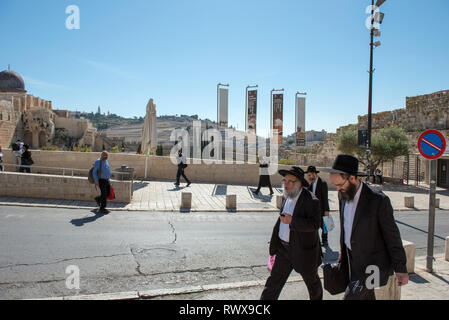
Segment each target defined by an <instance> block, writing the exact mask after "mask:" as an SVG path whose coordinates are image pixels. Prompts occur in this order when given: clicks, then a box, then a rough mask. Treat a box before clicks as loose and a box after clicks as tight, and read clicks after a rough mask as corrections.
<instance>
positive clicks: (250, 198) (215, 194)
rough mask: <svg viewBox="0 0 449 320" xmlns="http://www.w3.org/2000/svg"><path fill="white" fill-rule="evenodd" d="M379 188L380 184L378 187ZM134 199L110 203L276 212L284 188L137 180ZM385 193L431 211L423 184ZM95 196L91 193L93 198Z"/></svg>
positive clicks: (332, 200) (56, 203) (57, 203)
mask: <svg viewBox="0 0 449 320" xmlns="http://www.w3.org/2000/svg"><path fill="white" fill-rule="evenodd" d="M376 187H377V188H379V186H376ZM133 188H134V193H133V200H132V202H131V203H129V204H126V203H117V202H113V201H112V202H109V203H108V208H109V209H111V210H125V211H128V210H132V211H173V212H174V211H179V210H180V205H181V193H182V192H191V193H192V209H191V210H190V211H191V212H197V211H203V212H223V211H226V195H229V194H235V195H237V211H240V212H244V211H247V212H254V211H256V212H257V211H268V212H272V211H277V210H278V209H277V208H276V196H279V195H282V189H280V188H273V189H274V195H273V196H270V195H269V190H268V188H262V190H261V192H260V193H259V195H257V196H256V195H254V194H253V193H252V190H253V191H255V190H256V188H257V187H256V186H249V187H248V186H238V185H222V184H212V183H193V184H192V185H191V186H190V187H188V188H186V187H185V184H182V185H181V187H179V188H176V187H175V185H174V184H173V182H167V181H141V182H138V181H135V182H134V186H133ZM382 190H383V191H384V193H385V194H386V195H387V196H388V197H389V198H390V200H391V203H392V206H393V208H394V210H395V211H402V210H428V208H429V195H428V190H426V189H425V188H422V187H413V186H400V185H384V186H382ZM94 196H95V195H92V198H93V197H94ZM337 196H338V193H337V191H335V190H330V191H329V206H330V209H331V211H337V210H338V197H337ZM406 196H414V197H415V208H414V209H411V208H406V207H405V206H404V197H406ZM437 199H440V209H442V210H449V192H448V191H447V190H446V189H441V188H438V189H437ZM0 205H14V206H30V207H33V206H34V207H52V208H70V209H80V208H81V209H90V210H91V209H95V208H96V207H97V206H96V203H95V202H94V201H91V202H89V201H75V200H51V199H29V198H17V197H0Z"/></svg>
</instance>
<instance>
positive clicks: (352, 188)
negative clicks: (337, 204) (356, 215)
mask: <svg viewBox="0 0 449 320" xmlns="http://www.w3.org/2000/svg"><path fill="white" fill-rule="evenodd" d="M356 193H357V187H356V185H355V184H352V183H351V181H349V188H348V190H346V191H343V190H340V191H338V194H339V195H340V198H341V199H343V200H346V201H352V200H354V197H355V194H356Z"/></svg>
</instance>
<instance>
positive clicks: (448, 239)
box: [444, 237, 449, 261]
mask: <svg viewBox="0 0 449 320" xmlns="http://www.w3.org/2000/svg"><path fill="white" fill-rule="evenodd" d="M444 259H445V260H446V261H449V237H446V254H445V256H444Z"/></svg>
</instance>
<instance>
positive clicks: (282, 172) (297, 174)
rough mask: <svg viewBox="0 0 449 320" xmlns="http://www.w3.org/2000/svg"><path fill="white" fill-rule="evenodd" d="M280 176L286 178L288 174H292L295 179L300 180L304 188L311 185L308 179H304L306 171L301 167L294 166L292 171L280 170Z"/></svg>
mask: <svg viewBox="0 0 449 320" xmlns="http://www.w3.org/2000/svg"><path fill="white" fill-rule="evenodd" d="M279 174H280V175H281V176H283V177H285V176H286V175H287V174H291V175H293V176H295V177H297V178H298V179H299V180H301V184H302V186H303V187H306V188H307V187H308V186H309V183H308V182H307V180H306V179H304V170H302V169H301V168H300V167H295V166H293V167H292V168H291V169H290V170H283V169H281V170H279Z"/></svg>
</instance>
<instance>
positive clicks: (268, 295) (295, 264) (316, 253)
mask: <svg viewBox="0 0 449 320" xmlns="http://www.w3.org/2000/svg"><path fill="white" fill-rule="evenodd" d="M279 174H281V175H282V176H284V179H283V182H284V197H285V201H284V204H283V206H282V209H281V212H280V217H279V219H278V221H277V222H276V225H275V226H274V230H273V234H272V236H271V242H270V250H269V251H270V255H272V256H273V255H276V259H275V262H274V265H273V269H272V271H271V275H270V277H268V279H267V282H266V284H265V288H264V290H263V292H262V296H261V300H276V299H278V298H279V295H280V293H281V290H282V288H283V287H284V285H285V282H286V281H287V279H288V277H289V275H290V273H291V272H292V270H293V269H294V270H295V271H296V272H298V273H300V274H301V276H302V278H303V279H304V282H305V284H306V286H307V290H308V291H309V296H310V299H311V300H322V299H323V287H322V285H321V281H320V278H319V277H318V267H319V266H320V265H321V246H320V240H319V237H318V229H319V228H320V220H321V213H320V203H319V200H318V199H317V198H316V197H315V196H314V195H313V194H312V193H311V192H310V191H309V190H307V187H308V183H307V181H305V179H304V171H303V170H302V169H301V168H299V167H292V169H291V170H279Z"/></svg>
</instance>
